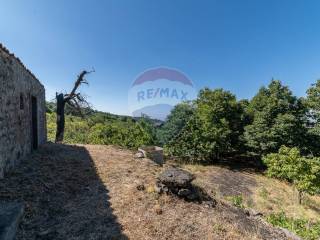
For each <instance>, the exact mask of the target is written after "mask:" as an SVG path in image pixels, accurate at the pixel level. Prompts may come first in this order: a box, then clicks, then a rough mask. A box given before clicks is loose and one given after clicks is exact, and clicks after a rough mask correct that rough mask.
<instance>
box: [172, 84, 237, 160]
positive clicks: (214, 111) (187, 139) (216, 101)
mask: <svg viewBox="0 0 320 240" xmlns="http://www.w3.org/2000/svg"><path fill="white" fill-rule="evenodd" d="M242 112H243V110H242V109H241V105H240V104H239V103H238V102H237V100H236V97H235V96H234V95H233V94H231V93H230V92H228V91H224V90H223V89H216V90H210V89H208V88H205V89H203V90H201V91H200V93H199V95H198V98H197V100H195V109H194V114H193V115H192V116H191V118H190V119H189V121H188V122H187V124H186V125H185V127H184V128H183V129H182V131H181V132H180V134H179V135H177V136H176V137H175V138H174V139H173V140H171V141H170V142H169V144H167V146H166V149H167V150H168V152H169V153H170V154H172V155H176V156H179V157H181V158H184V159H185V160H191V161H213V160H215V159H217V158H219V157H220V156H221V154H225V153H230V152H232V151H234V150H236V149H237V147H238V144H239V136H240V135H241V133H242V130H241V127H242V123H241V113H242Z"/></svg>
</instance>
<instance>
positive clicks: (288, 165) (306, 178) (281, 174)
mask: <svg viewBox="0 0 320 240" xmlns="http://www.w3.org/2000/svg"><path fill="white" fill-rule="evenodd" d="M263 161H264V163H265V164H266V165H267V167H268V170H267V175H268V176H270V177H275V178H279V179H282V180H287V181H289V182H291V183H293V184H294V185H295V187H296V188H297V190H298V192H299V203H301V196H302V193H303V192H307V193H309V194H316V193H319V191H320V158H306V157H303V156H301V154H300V151H299V149H298V148H288V147H286V146H282V147H281V148H280V149H279V152H278V153H271V154H268V155H266V156H264V157H263Z"/></svg>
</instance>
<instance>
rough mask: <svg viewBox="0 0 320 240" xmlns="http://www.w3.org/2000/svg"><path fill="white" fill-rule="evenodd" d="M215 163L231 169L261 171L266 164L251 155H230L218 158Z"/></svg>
mask: <svg viewBox="0 0 320 240" xmlns="http://www.w3.org/2000/svg"><path fill="white" fill-rule="evenodd" d="M215 165H218V166H221V167H224V168H227V169H229V170H231V171H241V172H252V173H263V172H264V171H265V170H266V166H265V165H264V164H263V162H262V161H261V159H259V158H255V157H251V156H241V155H239V156H230V157H228V156H227V157H224V158H222V159H220V160H218V161H217V162H216V163H215Z"/></svg>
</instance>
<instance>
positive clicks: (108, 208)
mask: <svg viewBox="0 0 320 240" xmlns="http://www.w3.org/2000/svg"><path fill="white" fill-rule="evenodd" d="M161 170H162V168H161V167H159V166H157V165H155V164H154V163H152V162H151V161H149V160H148V159H143V160H137V159H134V158H133V154H132V152H130V151H128V150H122V149H119V148H115V147H111V146H90V145H86V146H70V145H55V144H48V145H46V146H44V147H43V148H42V149H40V150H39V152H37V153H36V154H34V155H33V156H32V157H30V158H29V159H27V160H26V161H24V162H23V163H21V164H20V166H19V167H17V169H16V170H15V172H13V173H12V174H10V175H9V176H8V177H7V178H6V179H5V180H1V181H0V201H23V202H24V203H25V204H26V213H25V217H24V219H23V221H22V224H21V226H20V229H19V232H18V239H139V240H140V239H284V237H283V236H282V235H281V234H280V233H279V232H277V231H274V230H273V229H272V228H270V227H269V226H268V225H265V224H264V223H261V222H259V221H258V220H256V219H251V218H249V217H247V216H246V215H245V214H244V212H243V211H242V210H239V209H236V208H233V207H231V206H228V205H223V204H218V206H216V207H215V208H208V207H206V206H204V205H199V204H196V203H189V202H185V201H183V200H180V199H177V198H175V197H172V196H165V195H162V196H159V195H158V194H156V193H155V191H154V188H153V186H154V183H155V179H156V176H157V175H158V173H159V172H160V171H161ZM221 177H223V176H221ZM141 184H142V185H144V186H145V190H144V191H139V190H137V186H138V185H141Z"/></svg>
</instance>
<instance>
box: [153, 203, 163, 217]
mask: <svg viewBox="0 0 320 240" xmlns="http://www.w3.org/2000/svg"><path fill="white" fill-rule="evenodd" d="M154 210H155V212H156V214H158V215H161V214H162V209H161V206H160V205H159V204H157V205H155V206H154Z"/></svg>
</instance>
